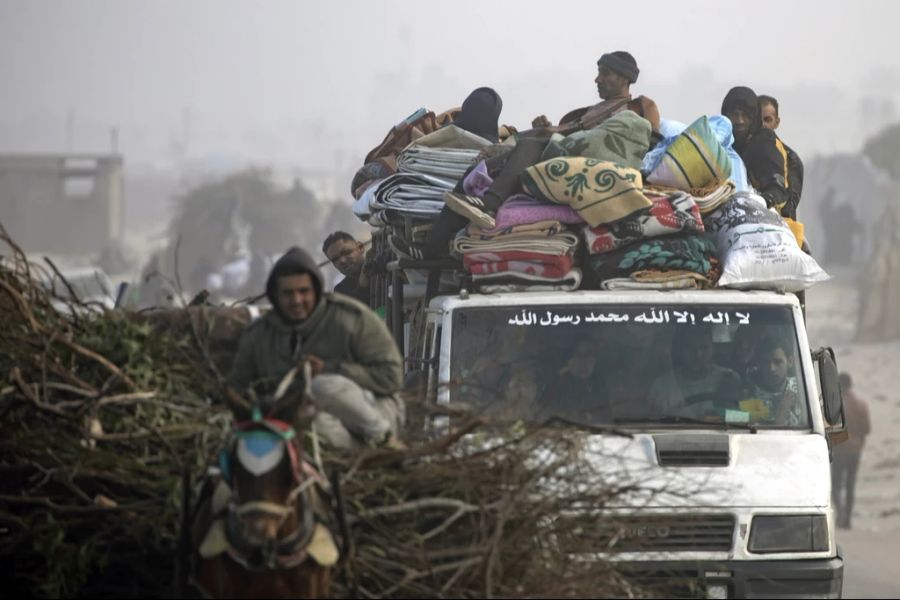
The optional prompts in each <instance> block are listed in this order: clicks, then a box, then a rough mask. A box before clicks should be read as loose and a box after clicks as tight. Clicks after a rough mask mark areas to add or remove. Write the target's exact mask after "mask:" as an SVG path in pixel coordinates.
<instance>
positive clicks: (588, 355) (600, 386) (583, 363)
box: [538, 340, 610, 423]
mask: <svg viewBox="0 0 900 600" xmlns="http://www.w3.org/2000/svg"><path fill="white" fill-rule="evenodd" d="M597 353H598V348H597V347H596V345H595V343H594V342H592V341H590V340H582V341H580V342H578V343H577V344H576V345H575V348H574V350H573V351H572V354H570V355H569V357H568V359H567V360H566V362H565V363H564V364H563V365H562V366H561V367H560V369H559V371H558V372H557V377H556V380H555V381H554V382H553V383H552V384H551V385H550V386H549V387H548V389H547V391H546V392H545V393H544V396H543V406H541V410H540V411H539V414H538V417H539V419H540V420H545V419H549V418H551V417H563V418H565V419H569V420H572V421H577V422H579V423H595V422H596V423H599V422H604V421H608V420H609V418H610V414H609V411H610V406H609V393H608V391H607V385H606V378H605V376H604V372H603V369H602V368H600V366H599V365H598V362H599V360H598V356H597Z"/></svg>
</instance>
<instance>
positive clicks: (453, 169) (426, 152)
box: [397, 145, 479, 182]
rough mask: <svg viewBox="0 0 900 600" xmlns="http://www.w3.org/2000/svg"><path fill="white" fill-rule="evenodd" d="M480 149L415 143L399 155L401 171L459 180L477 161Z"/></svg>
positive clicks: (398, 166) (398, 162)
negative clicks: (429, 145)
mask: <svg viewBox="0 0 900 600" xmlns="http://www.w3.org/2000/svg"><path fill="white" fill-rule="evenodd" d="M478 153H479V150H457V149H453V148H426V147H422V146H419V145H413V146H411V147H409V148H408V149H406V150H404V151H403V153H402V154H400V156H398V157H397V170H398V171H399V172H400V173H423V174H425V175H434V176H435V177H441V178H444V179H449V180H453V181H454V182H456V181H459V179H460V178H462V176H463V175H464V174H465V172H466V171H467V170H468V168H469V167H470V166H472V165H473V164H474V163H475V159H476V158H477V157H478Z"/></svg>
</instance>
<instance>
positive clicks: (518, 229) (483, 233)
mask: <svg viewBox="0 0 900 600" xmlns="http://www.w3.org/2000/svg"><path fill="white" fill-rule="evenodd" d="M465 231H466V235H468V236H470V237H475V238H479V239H485V240H486V239H489V238H496V237H500V236H509V235H517V236H522V235H526V234H527V235H542V236H547V235H555V234H557V233H559V232H560V231H568V228H567V227H566V226H565V225H563V224H562V223H560V222H559V221H556V220H547V221H538V222H536V223H523V224H521V225H513V226H512V227H505V228H503V229H500V228H498V227H494V228H493V229H482V228H481V227H479V226H478V225H475V224H474V223H472V224H470V225H469V226H468V227H467V228H466V230H465Z"/></svg>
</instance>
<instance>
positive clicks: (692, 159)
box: [647, 116, 731, 190]
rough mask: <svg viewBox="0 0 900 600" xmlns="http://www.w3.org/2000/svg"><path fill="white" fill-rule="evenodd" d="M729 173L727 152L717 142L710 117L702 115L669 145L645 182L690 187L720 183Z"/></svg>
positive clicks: (729, 160)
mask: <svg viewBox="0 0 900 600" xmlns="http://www.w3.org/2000/svg"><path fill="white" fill-rule="evenodd" d="M730 175H731V158H730V157H729V156H728V151H727V150H726V149H725V147H724V146H722V144H720V143H719V140H718V139H717V138H716V134H715V132H714V131H713V129H712V127H710V124H709V119H708V118H707V117H705V116H704V117H700V118H699V119H697V120H696V121H694V122H693V123H691V125H690V126H689V127H688V128H687V129H685V130H684V132H683V133H682V134H681V135H679V136H678V137H677V138H675V139H674V140H673V141H672V142H671V144H669V146H668V148H667V149H666V153H665V155H664V156H663V157H662V160H660V162H659V164H657V165H656V167H655V168H654V169H653V172H652V173H650V175H649V176H648V177H647V181H648V182H650V183H656V184H660V185H669V186H672V187H675V188H678V189H679V190H690V189H692V188H702V187H706V186H708V185H710V184H713V183H716V182H723V181H725V180H726V179H728V177H729V176H730Z"/></svg>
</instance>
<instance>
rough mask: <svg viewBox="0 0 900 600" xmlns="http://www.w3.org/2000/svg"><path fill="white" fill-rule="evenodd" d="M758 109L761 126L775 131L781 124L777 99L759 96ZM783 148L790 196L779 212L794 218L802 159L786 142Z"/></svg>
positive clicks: (800, 181)
mask: <svg viewBox="0 0 900 600" xmlns="http://www.w3.org/2000/svg"><path fill="white" fill-rule="evenodd" d="M759 110H760V115H761V118H762V126H763V127H764V128H766V129H771V130H772V131H776V130H777V129H778V126H779V125H781V117H780V116H779V114H778V100H776V99H775V98H773V97H772V96H765V95H761V96H760V97H759ZM784 149H785V151H786V152H787V158H788V179H789V181H790V182H791V187H790V193H791V198H790V200H788V202H787V204H786V205H785V208H783V209H782V211H781V212H782V214H784V215H786V216H789V217H791V218H792V219H796V218H797V205H798V204H799V203H800V196H801V195H802V194H803V161H802V160H800V155H798V154H797V153H796V152H794V150H793V149H792V148H791V147H790V146H788V145H787V144H784Z"/></svg>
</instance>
